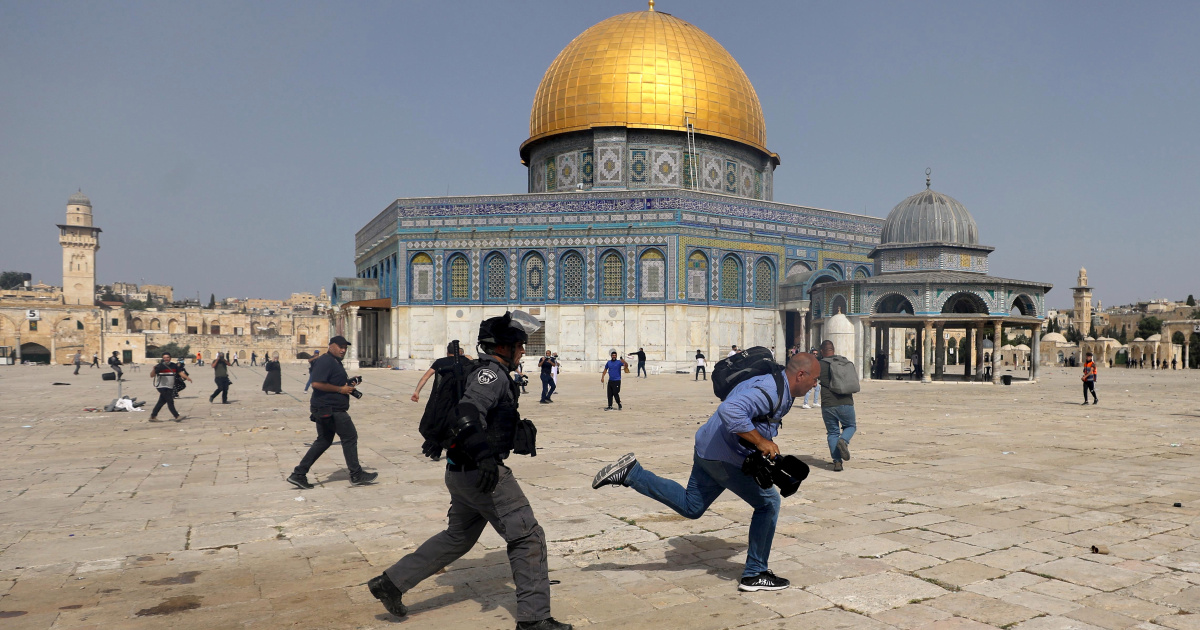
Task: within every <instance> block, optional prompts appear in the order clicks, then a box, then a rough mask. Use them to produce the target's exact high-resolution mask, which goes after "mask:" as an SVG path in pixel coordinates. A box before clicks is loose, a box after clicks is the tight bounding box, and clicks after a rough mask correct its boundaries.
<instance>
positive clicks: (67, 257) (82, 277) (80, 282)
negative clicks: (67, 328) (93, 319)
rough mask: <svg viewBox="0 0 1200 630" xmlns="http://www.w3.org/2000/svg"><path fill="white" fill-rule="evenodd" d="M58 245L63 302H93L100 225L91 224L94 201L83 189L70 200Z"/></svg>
mask: <svg viewBox="0 0 1200 630" xmlns="http://www.w3.org/2000/svg"><path fill="white" fill-rule="evenodd" d="M58 244H59V245H62V250H63V303H64V304H67V305H70V306H75V305H83V306H92V305H94V304H95V303H96V252H97V251H99V250H100V228H98V227H93V226H92V202H91V201H90V200H89V199H88V198H87V196H86V195H84V194H83V191H80V192H77V193H75V194H74V195H71V198H70V199H68V200H67V222H66V223H65V224H59V226H58Z"/></svg>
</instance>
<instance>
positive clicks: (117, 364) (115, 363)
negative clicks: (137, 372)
mask: <svg viewBox="0 0 1200 630" xmlns="http://www.w3.org/2000/svg"><path fill="white" fill-rule="evenodd" d="M108 367H110V368H112V369H113V371H114V372H116V373H117V380H118V381H123V380H125V377H124V373H123V372H122V371H121V360H120V359H118V358H117V351H116V350H113V353H112V356H111V357H108Z"/></svg>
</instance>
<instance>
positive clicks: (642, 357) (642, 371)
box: [629, 348, 650, 378]
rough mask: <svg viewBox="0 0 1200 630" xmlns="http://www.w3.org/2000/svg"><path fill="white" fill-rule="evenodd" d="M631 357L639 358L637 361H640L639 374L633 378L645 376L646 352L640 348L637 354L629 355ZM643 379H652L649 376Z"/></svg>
mask: <svg viewBox="0 0 1200 630" xmlns="http://www.w3.org/2000/svg"><path fill="white" fill-rule="evenodd" d="M629 356H631V357H637V360H638V362H637V374H634V375H633V377H634V378H637V377H639V376H642V375H643V374H646V351H645V350H644V349H642V348H638V351H637V352H632V353H630V354H629ZM642 378H650V377H649V375H646V376H642Z"/></svg>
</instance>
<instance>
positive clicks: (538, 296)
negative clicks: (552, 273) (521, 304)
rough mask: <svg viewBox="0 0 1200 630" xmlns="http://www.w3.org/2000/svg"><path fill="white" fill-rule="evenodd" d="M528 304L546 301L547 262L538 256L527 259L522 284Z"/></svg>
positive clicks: (530, 256) (531, 255) (530, 255)
mask: <svg viewBox="0 0 1200 630" xmlns="http://www.w3.org/2000/svg"><path fill="white" fill-rule="evenodd" d="M522 287H523V291H524V299H523V301H526V302H533V301H540V300H544V299H546V262H545V261H544V260H542V257H541V256H540V255H538V254H529V255H528V256H526V257H525V278H524V281H523V282H522Z"/></svg>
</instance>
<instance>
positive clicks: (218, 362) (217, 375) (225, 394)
mask: <svg viewBox="0 0 1200 630" xmlns="http://www.w3.org/2000/svg"><path fill="white" fill-rule="evenodd" d="M210 363H212V369H213V379H214V380H215V381H216V383H217V391H215V392H213V393H212V396H209V397H208V402H212V401H213V400H214V399H216V397H217V394H220V395H221V404H222V405H228V404H229V385H230V383H231V382H232V381H230V380H229V361H227V360H225V353H223V352H218V353H217V358H215V359H213V360H212V361H210Z"/></svg>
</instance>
